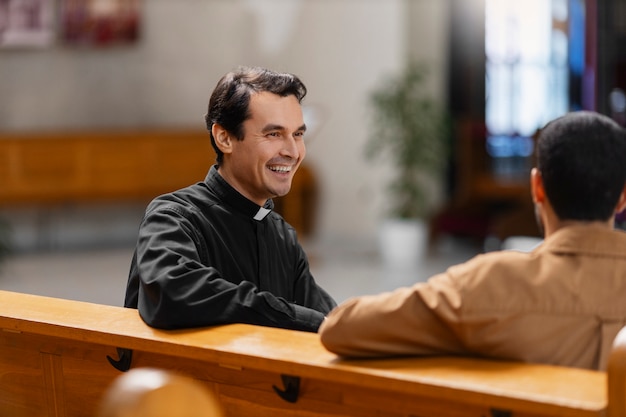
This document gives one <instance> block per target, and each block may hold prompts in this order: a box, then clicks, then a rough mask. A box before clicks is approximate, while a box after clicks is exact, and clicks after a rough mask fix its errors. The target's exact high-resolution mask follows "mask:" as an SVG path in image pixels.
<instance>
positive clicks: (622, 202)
mask: <svg viewBox="0 0 626 417" xmlns="http://www.w3.org/2000/svg"><path fill="white" fill-rule="evenodd" d="M624 210H626V186H624V188H623V189H622V193H621V194H620V196H619V200H618V202H617V206H615V214H617V213H621V212H622V211H624Z"/></svg>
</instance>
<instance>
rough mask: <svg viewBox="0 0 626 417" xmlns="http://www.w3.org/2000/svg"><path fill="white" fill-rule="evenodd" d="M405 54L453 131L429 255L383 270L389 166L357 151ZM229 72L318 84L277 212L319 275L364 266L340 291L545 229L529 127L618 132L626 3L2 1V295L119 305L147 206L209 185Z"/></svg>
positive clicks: (420, 273) (447, 138) (420, 271)
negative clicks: (566, 124) (533, 194)
mask: <svg viewBox="0 0 626 417" xmlns="http://www.w3.org/2000/svg"><path fill="white" fill-rule="evenodd" d="M411 62H417V63H419V64H420V65H422V66H423V67H424V68H425V74H426V75H425V76H424V78H423V81H422V84H421V85H420V94H422V95H423V96H424V97H427V99H428V100H430V102H432V103H433V105H436V106H439V107H440V108H441V109H443V112H444V113H445V114H446V115H447V116H448V117H449V121H450V126H449V127H450V128H449V129H448V130H447V131H446V133H445V134H444V135H443V137H442V138H433V140H441V141H443V142H444V143H445V146H444V147H443V149H445V154H444V155H443V161H444V163H443V166H442V175H434V176H433V177H432V178H431V179H430V180H429V181H428V183H429V193H428V194H429V198H430V199H432V201H433V203H432V208H431V209H430V211H429V214H428V216H426V219H425V220H426V223H427V228H428V232H429V233H428V244H429V247H430V251H429V254H428V255H427V256H426V261H425V262H426V266H421V267H416V268H414V270H413V272H411V273H406V271H405V272H403V273H398V274H396V275H394V276H396V277H399V278H398V279H395V278H394V279H388V278H389V276H390V274H386V273H384V272H383V269H377V268H378V267H376V268H372V265H373V264H372V263H373V262H378V261H377V259H378V256H379V252H378V247H379V246H378V245H379V244H378V237H379V232H380V225H381V223H382V221H383V220H384V219H385V218H386V217H387V216H388V208H389V205H390V204H391V203H390V197H389V194H388V191H389V188H390V181H393V179H394V172H395V169H396V166H397V164H396V162H395V160H394V151H393V150H392V151H391V152H390V155H389V158H386V159H383V160H381V161H373V160H371V159H369V158H368V157H366V153H365V148H366V145H367V143H368V140H369V139H370V137H371V132H372V129H373V127H372V122H373V121H374V120H378V119H376V118H375V115H373V113H372V111H373V110H372V106H371V96H372V92H373V91H375V90H379V89H381V88H383V89H384V88H385V85H386V84H385V83H386V82H387V81H388V80H389V79H390V77H394V76H395V75H398V74H402V72H403V71H404V70H405V68H406V67H407V65H408V64H409V63H411ZM238 65H258V66H264V67H268V68H271V69H275V70H279V71H288V72H293V73H295V74H297V75H299V76H300V77H301V78H302V80H303V81H304V82H305V84H306V85H307V87H308V90H309V92H308V95H307V97H306V98H305V101H304V105H305V118H306V122H307V125H308V126H309V130H308V131H307V135H308V139H307V140H308V147H307V158H306V164H305V166H304V168H303V169H302V170H301V172H299V174H298V177H297V178H296V180H295V181H294V187H293V188H292V192H291V193H290V195H289V196H288V197H287V198H284V199H282V200H279V201H277V209H278V210H279V211H281V212H282V213H283V214H284V216H285V217H286V218H287V220H288V221H290V222H291V223H292V224H293V225H294V226H295V227H296V229H298V232H299V234H300V236H301V238H302V240H303V242H304V244H305V246H306V247H307V248H308V249H309V253H310V256H311V261H312V269H313V270H314V272H315V273H316V275H317V276H319V277H320V278H319V280H321V281H322V282H323V283H326V284H327V285H339V284H337V283H336V282H337V281H342V280H343V277H344V276H346V275H350V276H356V277H357V278H356V279H357V280H358V279H359V277H361V280H362V281H356V283H355V282H354V281H351V282H352V283H351V284H342V285H345V286H344V287H341V288H339V287H337V288H336V289H334V290H335V291H336V294H337V298H338V299H343V298H346V297H347V296H349V295H351V294H357V293H362V292H368V291H376V290H379V289H381V288H383V287H385V286H381V285H380V283H379V282H378V281H377V280H378V278H380V277H381V276H385V277H387V278H386V279H387V284H385V285H386V286H392V285H396V284H398V283H402V282H406V281H402V280H403V279H404V278H403V276H404V275H407V276H410V278H408V279H409V281H411V280H416V279H421V278H423V277H425V276H428V275H429V274H430V273H433V272H435V271H436V270H439V269H441V268H444V267H445V266H446V265H448V264H450V263H454V262H458V261H462V260H464V259H466V258H467V257H469V256H471V255H473V254H475V253H479V252H481V251H485V250H491V249H494V248H499V247H500V243H501V242H502V241H504V240H505V239H506V238H508V237H511V236H530V237H539V236H538V231H537V228H536V226H535V223H534V217H533V213H532V204H531V201H530V195H529V189H528V186H527V180H528V174H529V171H530V167H531V166H532V154H533V136H534V135H535V134H536V132H537V130H538V129H540V128H541V127H542V126H543V125H544V124H545V123H546V122H547V121H549V120H550V119H552V118H554V117H556V116H558V115H560V114H563V113H565V112H567V111H570V110H579V109H590V110H597V111H599V112H602V113H604V114H608V115H610V116H611V117H613V118H615V119H616V120H618V121H620V123H624V120H625V118H624V114H625V113H624V112H625V107H626V104H625V100H624V90H626V0H527V1H524V2H516V1H512V0H440V1H432V0H177V1H171V0H134V1H131V0H121V1H117V0H65V1H62V0H0V222H1V223H0V224H1V225H0V228H1V229H0V230H1V231H0V236H2V238H1V239H2V242H3V244H4V247H5V248H7V249H8V257H6V258H5V259H4V261H0V262H1V264H0V289H10V290H18V291H29V292H37V291H39V292H42V293H46V291H47V293H48V294H51V295H55V296H66V297H70V298H71V297H76V298H81V297H82V298H83V299H87V300H95V301H102V302H111V303H116V302H115V301H110V300H117V299H119V302H121V298H122V296H123V294H122V292H123V286H124V284H125V280H126V274H127V269H128V263H129V262H130V256H131V255H132V248H133V245H134V239H135V237H136V232H137V228H138V225H139V222H140V220H141V216H142V214H143V209H144V208H145V205H146V203H147V202H148V201H149V199H150V198H151V197H153V196H156V195H157V194H159V193H161V192H166V191H169V190H173V189H176V188H179V187H182V186H184V185H187V184H189V183H192V182H195V181H199V180H202V179H203V178H204V175H205V173H206V171H207V169H208V167H209V166H210V165H211V163H212V162H213V156H212V152H211V150H210V144H209V137H208V133H206V130H205V127H204V120H203V116H204V113H205V112H206V106H207V102H208V98H209V95H210V92H211V90H212V89H213V87H214V86H215V84H216V83H217V81H218V79H219V78H220V77H221V75H223V74H224V73H225V72H227V71H229V70H231V69H233V68H234V67H236V66H238ZM429 262H430V263H429ZM375 265H378V264H377V263H376V264H375ZM333 268H334V269H333ZM372 270H374V271H375V272H372ZM100 273H106V274H109V275H107V276H106V277H104V278H102V279H95V280H96V281H104V284H102V287H98V286H95V287H90V288H91V289H90V290H89V291H90V294H89V295H84V296H82V295H74V294H68V293H67V292H63V291H64V290H63V291H62V290H61V289H59V288H75V287H77V286H79V285H80V284H79V283H80V282H82V281H84V280H86V279H87V278H86V277H87V276H89V275H92V276H98V274H100ZM55 274H57V275H55ZM368 274H370V275H368ZM371 274H374V276H372V275H371ZM403 274H404V275H403ZM33 276H37V280H35V278H33ZM31 279H32V281H30V280H31ZM64 280H65V281H64ZM368 280H369V281H368ZM112 281H113V282H115V285H111V284H110V283H111V282H112ZM365 281H368V282H372V284H371V285H369V284H365V283H363V282H365ZM374 281H376V284H373V282H374ZM359 282H360V283H359ZM107 283H108V284H107ZM333 283H334V284H333ZM93 285H96V284H93ZM97 285H100V284H97ZM368 285H369V286H368ZM44 288H47V289H44ZM385 288H386V287H385ZM383 289H384V288H383ZM331 292H332V291H331ZM105 293H106V294H110V297H111V298H104V299H103V298H101V297H102V296H103V294H105ZM99 297H100V298H99ZM119 302H117V303H118V304H119Z"/></svg>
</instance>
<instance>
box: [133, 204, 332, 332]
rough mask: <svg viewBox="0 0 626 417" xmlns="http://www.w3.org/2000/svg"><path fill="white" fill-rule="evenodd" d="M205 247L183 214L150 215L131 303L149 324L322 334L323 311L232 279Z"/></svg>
mask: <svg viewBox="0 0 626 417" xmlns="http://www.w3.org/2000/svg"><path fill="white" fill-rule="evenodd" d="M205 244H206V243H204V241H203V240H202V239H201V238H200V236H199V235H198V233H197V232H196V228H195V227H194V225H193V224H192V223H191V221H189V220H188V219H187V218H186V217H185V216H183V215H182V214H180V213H179V212H178V211H177V210H174V209H172V210H170V209H168V210H159V211H155V212H151V213H150V214H148V215H147V216H146V218H145V219H144V221H143V223H142V226H141V228H140V231H139V238H138V241H137V247H136V251H135V256H134V259H133V265H132V266H131V272H130V276H129V284H128V288H127V296H126V301H125V305H126V306H127V307H136V308H138V310H139V314H140V316H141V317H142V319H143V320H144V321H145V322H146V323H147V324H148V325H150V326H152V327H157V328H163V329H179V328H190V327H202V326H210V325H217V324H226V323H248V324H256V325H262V326H271V327H282V328H288V329H293V330H303V331H310V332H315V331H317V329H318V328H319V325H320V324H321V322H322V320H323V319H324V314H323V313H322V312H320V311H316V310H313V309H312V308H308V307H306V306H303V305H297V304H295V303H290V302H288V301H287V300H285V299H284V298H280V297H276V296H274V295H273V294H271V293H270V292H266V291H259V290H258V288H257V287H256V286H255V285H254V284H253V283H251V282H249V281H246V280H243V279H241V278H240V277H229V278H231V279H226V278H225V277H223V276H222V275H221V273H220V271H218V270H217V269H216V268H215V267H213V266H210V265H207V263H206V262H203V260H202V259H201V256H200V253H203V252H204V251H205V248H203V247H202V245H205ZM237 282H238V283H237ZM133 288H134V289H133ZM133 292H136V294H133Z"/></svg>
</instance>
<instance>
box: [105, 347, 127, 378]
mask: <svg viewBox="0 0 626 417" xmlns="http://www.w3.org/2000/svg"><path fill="white" fill-rule="evenodd" d="M117 356H118V358H119V359H113V358H112V357H111V356H109V355H107V359H108V361H109V363H110V364H111V365H113V367H114V368H115V369H117V370H118V371H122V372H126V371H128V370H129V369H130V363H131V362H132V360H133V351H132V350H131V349H124V348H117Z"/></svg>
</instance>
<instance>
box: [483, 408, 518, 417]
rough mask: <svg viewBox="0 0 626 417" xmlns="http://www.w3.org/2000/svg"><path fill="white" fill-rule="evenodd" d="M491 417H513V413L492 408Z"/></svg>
mask: <svg viewBox="0 0 626 417" xmlns="http://www.w3.org/2000/svg"><path fill="white" fill-rule="evenodd" d="M489 411H490V412H491V417H512V416H513V413H512V412H511V411H510V410H502V409H499V408H491V409H490V410H489Z"/></svg>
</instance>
